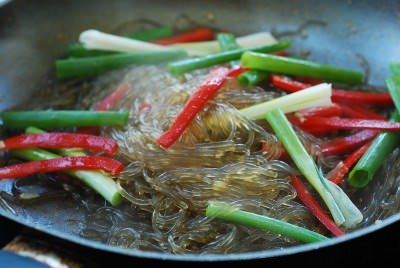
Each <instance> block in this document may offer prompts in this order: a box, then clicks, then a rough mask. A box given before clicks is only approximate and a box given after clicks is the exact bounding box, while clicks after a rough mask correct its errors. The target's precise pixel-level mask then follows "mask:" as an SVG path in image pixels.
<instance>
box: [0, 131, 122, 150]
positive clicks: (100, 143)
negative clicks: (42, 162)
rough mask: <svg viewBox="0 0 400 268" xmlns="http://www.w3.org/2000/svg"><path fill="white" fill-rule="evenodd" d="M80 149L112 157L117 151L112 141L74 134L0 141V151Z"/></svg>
mask: <svg viewBox="0 0 400 268" xmlns="http://www.w3.org/2000/svg"><path fill="white" fill-rule="evenodd" d="M32 147H42V148H52V149H59V148H75V147H76V148H82V149H87V150H90V151H100V152H105V153H107V154H110V155H113V154H115V153H116V152H117V151H118V144H117V142H115V141H114V140H113V139H109V138H104V137H99V136H93V135H87V134H76V133H55V132H52V133H43V134H22V135H19V136H15V137H11V138H8V139H5V140H4V141H0V149H7V150H11V149H22V148H32Z"/></svg>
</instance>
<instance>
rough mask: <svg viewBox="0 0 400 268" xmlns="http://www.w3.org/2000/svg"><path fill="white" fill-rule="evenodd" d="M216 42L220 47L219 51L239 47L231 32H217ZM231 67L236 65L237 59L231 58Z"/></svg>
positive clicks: (237, 63)
mask: <svg viewBox="0 0 400 268" xmlns="http://www.w3.org/2000/svg"><path fill="white" fill-rule="evenodd" d="M217 40H218V44H219V46H220V48H221V51H231V50H235V49H239V48H240V46H239V45H238V43H237V42H236V38H235V36H234V35H233V34H229V33H219V34H218V35H217ZM230 65H231V66H232V67H235V66H238V65H239V61H237V60H233V61H231V62H230Z"/></svg>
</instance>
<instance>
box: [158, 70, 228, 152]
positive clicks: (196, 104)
mask: <svg viewBox="0 0 400 268" xmlns="http://www.w3.org/2000/svg"><path fill="white" fill-rule="evenodd" d="M228 74H229V69H227V68H224V67H220V68H217V69H214V70H212V71H211V72H210V74H209V76H208V78H207V79H206V81H204V82H203V83H202V84H201V85H200V86H199V87H198V88H197V90H196V91H195V92H194V93H193V94H192V96H190V98H189V100H188V101H187V102H186V104H185V106H184V107H183V109H182V110H181V111H180V113H179V114H178V116H177V117H176V118H175V120H174V121H173V122H172V124H171V126H170V127H169V129H168V130H167V131H165V132H164V133H163V134H162V135H161V136H160V137H159V138H158V139H157V143H158V144H159V145H160V146H162V147H163V148H169V147H170V146H171V145H172V144H174V143H175V142H176V141H177V140H178V139H179V137H180V136H182V134H183V132H184V131H185V129H186V127H187V126H188V125H189V124H190V123H191V122H192V120H193V118H194V117H195V116H196V115H197V114H198V113H199V112H200V111H201V110H202V109H203V107H204V105H205V104H206V103H207V101H209V100H210V99H211V98H212V97H213V96H214V95H215V93H216V92H217V91H218V90H219V89H220V88H221V87H222V85H223V83H224V81H225V78H226V77H227V76H228Z"/></svg>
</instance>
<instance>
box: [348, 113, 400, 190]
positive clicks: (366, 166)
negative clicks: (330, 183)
mask: <svg viewBox="0 0 400 268" xmlns="http://www.w3.org/2000/svg"><path fill="white" fill-rule="evenodd" d="M391 121H396V122H399V121H400V115H399V114H398V112H394V113H393V115H392V117H391ZM399 143H400V135H399V133H390V132H386V133H382V134H379V136H378V137H376V138H375V140H374V141H373V143H372V145H371V146H370V147H369V149H368V150H367V152H365V154H364V155H363V157H361V159H360V161H358V163H357V164H356V166H355V167H354V168H353V170H352V171H351V172H350V176H349V184H350V185H351V186H353V187H359V188H361V187H365V186H366V185H367V184H368V183H369V182H370V181H371V180H372V179H373V177H374V174H375V173H376V171H377V170H378V169H379V167H380V166H381V165H382V164H383V162H384V161H385V159H386V158H387V157H388V155H389V154H390V153H391V152H392V151H393V150H394V149H395V148H396V146H398V145H399Z"/></svg>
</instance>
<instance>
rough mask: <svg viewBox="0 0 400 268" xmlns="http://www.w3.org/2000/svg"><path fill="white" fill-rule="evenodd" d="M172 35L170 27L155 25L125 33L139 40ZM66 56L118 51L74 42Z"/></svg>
mask: <svg viewBox="0 0 400 268" xmlns="http://www.w3.org/2000/svg"><path fill="white" fill-rule="evenodd" d="M172 35H173V30H172V29H171V28H170V27H165V26H164V27H157V28H153V29H150V30H145V31H142V32H137V33H132V34H129V35H126V37H129V38H132V39H136V40H140V41H152V40H155V39H160V38H165V37H170V36H172ZM67 53H68V56H70V57H76V58H78V57H96V56H104V55H112V54H117V53H118V52H111V51H104V50H98V49H86V48H85V47H84V46H83V44H81V43H74V44H71V45H70V46H69V47H68V50H67Z"/></svg>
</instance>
